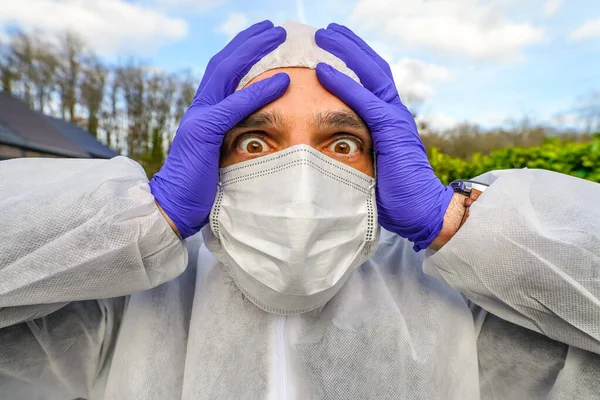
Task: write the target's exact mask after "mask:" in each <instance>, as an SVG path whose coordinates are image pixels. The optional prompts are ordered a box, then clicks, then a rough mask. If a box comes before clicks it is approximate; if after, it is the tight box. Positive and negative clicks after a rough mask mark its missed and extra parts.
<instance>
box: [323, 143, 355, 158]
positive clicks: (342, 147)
mask: <svg viewBox="0 0 600 400" xmlns="http://www.w3.org/2000/svg"><path fill="white" fill-rule="evenodd" d="M358 150H359V146H358V144H357V143H356V142H355V141H354V140H351V139H338V140H336V141H335V142H333V143H332V144H331V145H330V146H329V151H331V152H333V153H335V154H339V155H342V156H346V155H350V154H353V153H356V152H357V151H358Z"/></svg>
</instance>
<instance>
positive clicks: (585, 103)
mask: <svg viewBox="0 0 600 400" xmlns="http://www.w3.org/2000/svg"><path fill="white" fill-rule="evenodd" d="M576 112H577V114H578V115H579V119H580V120H581V121H582V122H583V123H584V126H585V127H584V130H585V133H587V134H589V133H594V132H598V133H600V91H593V92H590V93H588V94H586V95H584V96H581V97H580V98H579V100H578V105H577V108H576Z"/></svg>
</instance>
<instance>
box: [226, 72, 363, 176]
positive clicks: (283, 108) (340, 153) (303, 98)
mask: <svg viewBox="0 0 600 400" xmlns="http://www.w3.org/2000/svg"><path fill="white" fill-rule="evenodd" d="M278 72H286V73H287V74H288V75H289V76H290V80H291V83H290V86H289V88H288V90H287V92H286V93H285V94H284V95H283V96H282V97H280V98H279V99H277V100H276V101H274V102H273V103H271V104H269V105H267V106H266V107H264V108H262V109H261V110H259V111H257V112H255V113H254V114H252V115H250V116H248V117H247V118H245V119H244V120H242V121H241V122H240V123H239V124H238V125H236V127H234V128H233V129H232V130H231V131H230V132H228V133H227V135H226V136H225V140H224V142H223V147H222V149H221V167H226V166H229V165H232V164H236V163H239V162H242V161H246V160H250V159H252V158H256V157H261V156H264V155H267V154H271V153H274V152H277V151H280V150H283V149H285V148H287V147H291V146H295V145H298V144H306V145H309V146H312V147H313V148H315V149H316V150H318V151H320V152H322V153H323V154H325V155H327V156H329V157H331V158H334V159H336V160H338V161H340V162H343V163H344V164H347V165H349V166H351V167H353V168H356V169H357V170H359V171H361V172H363V173H365V174H367V175H370V176H373V150H372V141H371V134H370V133H369V130H368V129H367V127H366V125H365V124H364V122H363V121H362V120H361V119H360V118H359V117H358V115H356V113H355V112H354V111H352V110H351V109H350V108H349V107H348V106H347V105H345V104H344V103H343V102H342V101H341V100H339V99H338V98H337V97H335V96H333V95H332V94H331V93H329V92H328V91H327V90H325V89H324V88H323V87H322V86H321V84H320V83H319V81H318V79H317V75H316V73H315V71H314V70H311V69H308V68H279V69H274V70H271V71H267V72H265V73H263V74H261V75H259V76H258V77H256V78H254V79H253V80H252V81H250V82H249V83H248V85H247V86H249V85H252V84H253V83H255V82H258V81H260V80H263V79H265V78H268V77H270V76H273V75H275V74H276V73H278Z"/></svg>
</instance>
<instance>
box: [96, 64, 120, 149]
mask: <svg viewBox="0 0 600 400" xmlns="http://www.w3.org/2000/svg"><path fill="white" fill-rule="evenodd" d="M107 79H108V81H109V84H108V85H107V89H108V91H107V93H105V97H106V102H105V106H104V108H103V109H102V111H101V125H102V129H103V130H104V132H105V134H106V145H107V146H109V147H114V148H115V149H117V150H120V145H119V139H120V137H121V109H120V107H119V103H120V96H119V94H120V87H119V80H118V79H117V72H116V70H115V69H112V70H111V73H110V74H109V75H108V76H107ZM113 139H114V144H113Z"/></svg>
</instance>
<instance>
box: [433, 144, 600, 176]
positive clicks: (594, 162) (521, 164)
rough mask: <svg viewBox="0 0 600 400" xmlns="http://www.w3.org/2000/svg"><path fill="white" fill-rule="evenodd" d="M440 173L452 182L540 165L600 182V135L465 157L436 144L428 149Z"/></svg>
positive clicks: (435, 168) (436, 169)
mask: <svg viewBox="0 0 600 400" xmlns="http://www.w3.org/2000/svg"><path fill="white" fill-rule="evenodd" d="M427 154H428V156H429V161H430V162H431V166H432V167H433V169H434V170H435V172H436V174H437V176H438V177H439V178H440V179H441V180H442V182H444V184H448V183H450V182H451V181H453V180H454V179H468V178H472V177H475V176H477V175H481V174H483V173H485V172H488V171H492V170H498V169H508V168H539V169H547V170H551V171H556V172H560V173H563V174H568V175H572V176H576V177H578V178H583V179H587V180H590V181H593V182H600V135H599V134H597V135H595V136H594V140H592V141H591V142H587V143H574V142H565V141H560V140H558V139H546V140H545V143H544V144H543V145H541V146H536V147H528V148H520V147H508V148H503V149H499V150H494V151H492V152H491V153H490V154H489V155H481V154H479V153H475V154H473V155H472V157H471V159H470V160H464V159H461V158H456V157H452V156H449V155H447V154H443V153H441V152H440V151H439V150H438V149H437V148H435V147H432V148H430V149H429V150H428V151H427Z"/></svg>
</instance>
